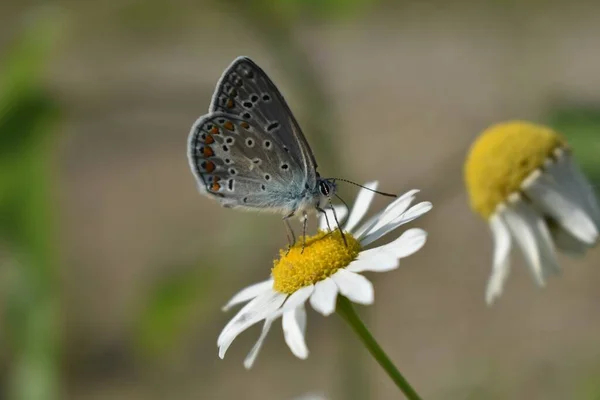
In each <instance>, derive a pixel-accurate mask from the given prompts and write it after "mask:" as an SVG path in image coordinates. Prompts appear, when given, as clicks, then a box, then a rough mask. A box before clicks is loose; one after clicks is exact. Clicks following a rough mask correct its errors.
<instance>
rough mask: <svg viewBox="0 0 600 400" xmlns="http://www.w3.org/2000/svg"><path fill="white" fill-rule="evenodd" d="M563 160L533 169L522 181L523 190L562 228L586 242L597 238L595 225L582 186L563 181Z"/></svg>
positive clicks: (592, 242) (564, 177)
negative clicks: (540, 169)
mask: <svg viewBox="0 0 600 400" xmlns="http://www.w3.org/2000/svg"><path fill="white" fill-rule="evenodd" d="M562 168H565V166H564V163H561V164H559V165H554V164H550V165H549V166H548V169H547V170H546V171H544V172H541V171H539V170H538V171H536V172H535V173H534V174H532V175H531V176H530V177H528V178H527V179H526V180H525V182H524V183H523V190H524V191H525V193H526V194H527V196H528V197H530V198H531V200H532V201H533V203H534V204H536V205H537V206H539V207H540V208H541V209H542V210H544V211H545V212H546V213H547V214H548V215H550V216H551V217H552V218H553V219H554V220H556V222H557V223H558V224H559V225H561V226H562V227H563V228H564V229H565V230H566V231H568V232H569V233H571V235H573V236H575V237H576V238H578V239H579V240H581V241H582V242H584V243H587V244H590V245H591V244H594V243H595V242H596V240H597V239H598V229H597V227H596V224H595V222H594V219H593V216H592V215H591V210H590V209H589V207H588V206H587V199H585V198H584V197H582V196H584V194H583V193H582V190H581V189H582V188H580V187H578V186H575V185H573V181H572V180H571V181H566V179H567V178H568V176H564V175H565V174H564V172H565V171H561V169H562Z"/></svg>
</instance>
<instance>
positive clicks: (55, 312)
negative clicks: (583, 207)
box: [0, 0, 600, 400]
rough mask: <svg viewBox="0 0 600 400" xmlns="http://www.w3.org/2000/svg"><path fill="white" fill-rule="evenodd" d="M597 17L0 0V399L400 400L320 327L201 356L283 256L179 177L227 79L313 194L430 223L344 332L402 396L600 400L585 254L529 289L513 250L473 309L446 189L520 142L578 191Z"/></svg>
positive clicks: (599, 95)
mask: <svg viewBox="0 0 600 400" xmlns="http://www.w3.org/2000/svg"><path fill="white" fill-rule="evenodd" d="M599 17H600V6H599V5H598V4H597V3H596V4H594V2H591V1H590V2H568V1H566V0H555V1H546V2H541V1H530V2H517V1H510V0H506V1H492V2H475V1H468V0H465V1H456V2H450V3H449V2H445V1H442V0H432V1H426V2H423V1H401V2H395V1H391V0H380V1H377V0H320V1H317V0H309V1H306V0H285V1H272V0H258V1H242V0H220V1H209V0H204V1H189V0H173V1H171V2H157V1H140V0H121V1H105V2H76V1H73V0H57V1H54V2H45V3H43V2H34V1H20V2H17V1H11V0H7V1H3V2H2V3H0V391H1V392H0V398H7V399H24V400H30V399H32V400H33V399H35V400H46V399H78V400H79V399H82V400H100V399H110V400H112V399H115V400H119V399H249V400H254V399H261V400H263V399H292V398H294V397H296V396H300V395H302V394H304V393H307V392H313V393H322V394H324V395H326V396H327V398H329V399H332V400H341V399H343V400H346V399H348V400H354V399H356V400H359V399H391V398H398V396H399V395H398V392H397V390H396V389H395V387H394V386H393V385H392V383H391V381H390V380H389V379H388V377H387V376H386V375H385V374H384V373H383V371H382V370H381V369H380V368H379V366H378V365H377V364H376V363H375V362H374V361H373V360H372V359H371V358H370V356H369V355H368V354H367V353H366V351H365V350H364V349H363V348H362V347H361V345H360V344H359V342H358V340H357V339H356V338H355V337H353V336H351V335H350V333H349V330H347V328H346V327H345V326H344V325H343V323H342V322H341V319H340V318H338V317H337V316H335V315H334V316H332V317H330V318H322V317H320V316H317V315H315V314H314V313H312V312H310V311H309V322H308V334H307V336H308V337H307V343H308V346H309V349H310V350H311V355H310V357H309V358H308V360H305V361H301V360H298V359H296V358H294V357H293V356H292V354H291V353H290V352H289V351H288V349H287V347H286V346H285V344H284V342H283V338H282V335H281V333H280V328H278V329H273V331H272V332H271V334H270V337H269V339H268V340H267V342H266V345H265V347H264V349H263V351H262V352H261V354H260V356H259V359H258V361H257V363H256V365H255V367H254V368H253V369H252V370H250V371H246V370H244V368H243V366H242V360H243V358H244V356H245V354H246V353H247V351H249V349H250V348H251V346H252V344H253V343H254V341H255V340H256V338H257V336H258V329H257V328H256V327H255V328H254V329H251V330H249V331H248V332H246V333H244V334H243V335H241V336H240V337H239V338H238V339H237V340H236V342H235V343H234V345H233V346H232V348H231V349H230V350H229V352H228V354H227V357H226V358H225V359H224V360H219V359H218V357H217V349H216V338H217V336H218V334H219V332H220V330H221V329H222V327H223V326H224V324H225V323H226V322H227V321H228V320H229V318H231V317H232V316H233V313H229V314H223V313H222V312H221V311H220V308H221V306H222V305H223V304H224V303H225V302H226V301H227V300H228V299H229V298H230V296H232V295H233V294H234V293H235V292H236V291H238V290H239V289H241V288H242V287H245V286H247V285H249V284H251V283H254V282H257V281H260V280H263V279H265V278H266V277H267V276H268V274H269V271H270V267H271V265H272V259H273V258H274V256H275V255H276V254H277V251H278V249H279V248H281V247H282V246H285V245H286V243H287V241H286V238H285V230H284V226H283V224H282V223H281V221H280V217H278V216H275V215H260V214H252V213H243V212H238V211H232V210H226V209H223V208H221V207H219V206H218V204H217V203H215V202H212V201H210V200H209V199H207V198H205V197H202V196H201V195H199V194H198V193H197V190H196V184H195V182H194V179H193V177H192V174H191V172H190V171H189V168H188V165H187V160H186V140H187V135H188V132H189V128H190V126H191V124H192V123H193V121H194V120H195V119H196V118H197V117H198V116H199V115H201V114H204V113H205V110H206V109H207V107H208V103H209V101H210V97H211V94H212V91H213V88H214V86H215V84H216V82H217V80H218V78H219V76H220V74H221V72H222V70H223V69H224V68H225V67H227V65H229V63H230V62H231V61H232V60H233V59H234V58H235V57H236V56H238V55H248V56H251V57H252V58H253V59H254V60H255V61H256V62H257V63H258V64H259V65H261V66H262V67H263V68H264V69H265V70H266V71H267V72H268V73H269V74H270V75H271V76H272V78H273V80H274V81H275V82H276V83H277V84H278V86H279V87H280V89H281V90H282V92H283V93H284V95H285V97H286V99H287V100H288V102H289V103H290V106H291V108H292V109H293V110H294V112H295V114H296V115H297V118H298V120H299V122H300V124H301V126H302V127H303V129H304V132H305V134H306V136H307V137H308V140H309V142H310V143H311V145H312V147H313V150H314V152H315V154H316V157H317V159H318V160H319V166H320V172H321V174H322V175H323V176H336V177H345V178H348V179H352V180H354V181H357V182H364V181H367V180H372V179H378V180H380V188H381V189H382V190H385V191H394V192H398V193H400V192H404V191H406V190H408V189H412V188H419V189H421V190H422V192H421V194H420V195H419V198H420V199H421V200H430V201H432V202H433V203H434V209H433V211H432V212H430V213H429V214H428V215H427V216H426V217H425V218H422V219H420V220H418V221H416V222H415V223H413V224H416V225H418V226H420V227H423V228H425V229H426V230H428V231H429V232H430V236H429V242H428V244H427V245H426V246H425V248H424V249H423V250H422V251H421V252H419V253H418V254H416V255H415V256H413V257H411V258H409V259H407V260H406V261H405V262H404V263H403V266H402V268H400V269H399V270H397V271H395V272H393V273H388V274H386V275H385V277H383V276H381V275H375V274H371V275H369V278H370V279H372V280H373V282H374V284H375V288H376V303H375V305H374V306H372V307H368V308H366V307H359V310H358V311H359V313H360V314H361V316H362V317H363V318H364V319H365V320H366V323H367V325H368V326H370V327H371V328H372V329H373V332H374V335H375V336H376V337H377V338H378V339H379V340H380V343H381V345H382V346H383V348H384V349H386V350H387V351H388V352H389V354H390V356H391V357H392V359H393V360H394V361H396V363H397V365H398V367H399V368H400V369H401V371H402V372H403V373H404V374H405V375H406V376H407V378H408V379H409V381H411V383H413V384H414V386H415V387H416V388H417V389H418V391H419V392H420V393H421V394H422V395H423V397H424V398H427V399H450V400H454V399H456V400H467V399H551V400H553V399H560V400H564V399H598V398H600V380H599V379H598V377H599V376H600V335H599V332H600V316H599V314H598V310H599V308H598V304H599V303H600V291H599V290H598V287H599V286H600V271H599V270H598V263H599V261H600V252H599V251H598V250H593V251H591V252H590V254H589V255H588V256H587V257H586V258H585V259H583V260H571V259H566V258H564V257H561V262H562V266H563V267H564V271H563V273H562V276H561V277H558V278H553V279H551V280H550V282H549V284H548V285H547V287H546V288H545V289H544V290H539V289H537V288H536V287H535V285H534V283H533V281H532V280H531V278H530V276H529V274H528V271H527V270H526V268H525V266H524V265H523V260H522V258H521V256H520V254H517V252H515V254H514V255H513V259H514V264H515V265H514V267H513V269H512V272H511V276H510V278H509V280H508V283H507V285H506V287H505V293H504V295H503V296H502V297H501V298H500V299H499V301H498V302H497V303H496V304H494V306H493V307H491V308H489V307H487V306H486V305H485V302H484V290H485V285H486V281H487V278H488V275H489V272H490V268H491V258H492V239H491V237H490V235H489V233H488V228H487V226H486V224H485V223H484V222H483V221H482V220H480V219H479V218H478V217H476V216H475V215H473V214H472V213H471V211H470V210H469V208H468V202H467V197H466V194H465V191H464V189H463V182H462V163H463V159H464V157H465V155H466V152H467V150H468V147H469V145H470V143H471V142H472V141H473V139H474V138H475V137H476V136H477V135H478V133H479V132H481V131H482V130H483V129H485V128H486V127H487V126H488V125H490V124H492V123H494V122H498V121H502V120H506V119H516V118H519V119H528V120H532V121H536V122H541V123H546V124H549V125H550V126H552V127H554V128H556V129H558V130H559V131H561V132H562V133H563V134H565V135H566V136H567V137H568V139H569V140H570V142H571V144H572V145H573V147H574V151H575V154H576V157H577V158H578V160H579V161H580V163H581V164H582V165H583V167H584V168H585V171H586V172H587V173H588V174H589V177H590V179H591V180H592V181H593V182H594V183H595V184H596V185H598V184H600V159H599V158H598V154H599V153H600V137H599V135H600V73H599V72H598V71H600V51H599V48H600V46H599V45H600V43H599V39H598V38H600V24H598V20H599ZM340 190H341V193H342V195H343V197H344V198H345V199H346V200H347V201H350V202H352V199H353V197H354V195H355V193H356V191H357V190H356V188H354V187H343V188H341V189H340ZM386 202H387V200H386V199H385V198H377V199H376V200H375V203H374V205H373V210H376V209H378V208H380V207H382V206H384V205H385V204H386Z"/></svg>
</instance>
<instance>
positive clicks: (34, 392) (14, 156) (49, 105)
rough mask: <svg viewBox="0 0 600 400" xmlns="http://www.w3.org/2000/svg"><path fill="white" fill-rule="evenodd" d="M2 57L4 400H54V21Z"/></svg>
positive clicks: (30, 29)
mask: <svg viewBox="0 0 600 400" xmlns="http://www.w3.org/2000/svg"><path fill="white" fill-rule="evenodd" d="M29 22H30V23H31V22H35V24H31V25H28V26H27V27H26V28H27V29H26V30H25V32H24V34H23V35H22V36H21V37H20V38H19V39H18V40H17V42H16V43H15V44H14V45H13V47H12V48H11V49H10V50H9V53H8V55H7V56H5V57H4V58H5V60H6V61H5V64H4V65H3V68H2V70H1V71H2V73H1V74H0V244H1V245H2V249H3V250H4V251H3V253H2V259H1V260H2V261H3V268H8V269H10V274H9V276H10V278H11V279H10V282H9V283H8V284H7V292H6V293H5V294H6V296H7V298H6V299H5V300H4V301H3V303H5V304H6V308H7V310H6V313H5V321H4V324H3V325H4V333H5V334H6V338H7V340H8V344H7V346H6V347H7V348H8V349H10V354H8V355H7V358H8V360H9V365H10V368H9V369H10V371H9V373H10V384H9V387H8V389H7V390H8V393H7V394H6V395H7V396H8V397H10V398H13V399H19V400H20V399H23V400H37V399H39V400H46V399H56V398H58V397H59V392H60V389H59V364H60V327H59V325H60V318H59V307H58V301H59V296H58V288H57V264H58V262H57V254H56V251H55V243H54V240H53V222H54V221H53V211H54V209H53V207H52V204H51V200H50V199H51V195H50V193H51V188H52V187H53V186H54V185H53V176H52V169H51V168H50V165H51V162H52V157H53V153H54V152H53V146H52V145H53V142H54V137H53V135H52V133H53V132H54V128H55V126H56V123H57V121H58V117H59V113H58V105H57V104H56V102H55V101H54V100H53V99H52V98H51V96H50V95H49V94H48V92H47V90H45V88H44V87H43V84H42V81H43V74H42V71H43V68H44V66H45V65H47V60H48V57H49V55H50V54H51V51H52V49H53V47H54V43H55V41H54V39H55V38H56V36H55V33H56V29H55V27H56V25H55V23H54V20H53V18H50V19H48V18H46V17H45V16H44V17H42V18H36V19H35V21H29Z"/></svg>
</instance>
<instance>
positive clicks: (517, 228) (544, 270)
mask: <svg viewBox="0 0 600 400" xmlns="http://www.w3.org/2000/svg"><path fill="white" fill-rule="evenodd" d="M517 197H518V196H513V197H512V200H511V201H510V202H509V205H508V206H507V207H505V208H503V209H502V210H500V211H499V215H500V216H501V217H502V219H503V220H504V222H505V223H506V225H507V226H508V229H509V231H510V232H511V234H512V236H514V237H515V241H516V242H517V244H518V245H519V247H521V250H522V251H523V254H524V255H525V259H526V260H527V262H528V264H529V266H530V267H531V270H532V272H533V275H534V277H535V279H536V281H537V283H538V284H539V285H542V286H543V285H544V282H545V279H544V278H545V277H546V276H547V275H548V274H549V273H550V272H557V271H558V270H559V267H558V262H557V260H556V253H555V251H554V244H553V243H552V240H551V238H550V232H549V231H548V227H547V226H546V223H545V222H544V220H543V218H542V217H541V216H540V215H539V214H538V213H537V211H536V210H535V209H534V208H533V207H532V206H530V205H529V204H527V203H525V202H524V201H523V200H521V199H517Z"/></svg>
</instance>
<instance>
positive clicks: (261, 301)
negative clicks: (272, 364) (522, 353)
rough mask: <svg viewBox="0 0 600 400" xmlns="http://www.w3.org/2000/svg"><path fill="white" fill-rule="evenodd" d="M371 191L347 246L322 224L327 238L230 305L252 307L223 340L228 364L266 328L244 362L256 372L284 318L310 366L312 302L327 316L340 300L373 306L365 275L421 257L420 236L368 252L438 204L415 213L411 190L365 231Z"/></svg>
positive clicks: (321, 235)
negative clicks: (253, 331)
mask: <svg viewBox="0 0 600 400" xmlns="http://www.w3.org/2000/svg"><path fill="white" fill-rule="evenodd" d="M366 187H367V188H368V189H375V188H376V187H377V182H371V183H368V184H367V185H366ZM368 189H362V190H361V191H360V192H359V194H358V196H357V199H356V202H355V204H354V208H353V209H352V211H351V212H350V215H349V217H348V220H347V221H346V223H345V224H344V225H343V226H342V229H343V230H344V232H345V233H344V235H345V238H346V242H347V246H346V245H345V244H344V240H343V238H342V236H341V234H340V232H339V230H335V231H333V232H326V229H327V222H326V219H325V218H322V219H321V221H320V227H321V230H320V231H319V232H318V233H317V234H316V235H314V236H312V237H307V238H306V245H305V248H304V251H302V245H301V244H297V245H295V246H294V247H292V248H291V249H290V251H289V252H287V249H286V250H281V251H280V258H279V259H278V260H275V261H274V266H273V268H272V270H271V278H270V279H268V280H266V281H264V282H260V283H257V284H254V285H251V286H249V287H247V288H245V289H243V290H242V291H240V292H239V293H237V294H236V295H235V296H234V297H233V298H232V299H231V300H230V301H229V302H228V303H227V305H226V306H225V307H224V310H228V309H229V308H230V307H232V306H234V305H237V304H240V303H245V302H248V303H247V304H246V305H245V306H244V307H243V308H242V309H241V310H240V311H239V312H238V313H237V314H236V315H235V316H234V317H233V319H231V321H229V323H228V324H227V325H226V326H225V328H224V329H223V331H222V332H221V334H220V336H219V338H218V340H217V345H218V347H219V357H221V358H223V357H224V356H225V352H226V351H227V349H228V348H229V346H230V345H231V343H232V342H233V340H234V339H235V338H236V337H237V336H238V335H239V334H240V333H242V332H243V331H245V330H246V329H248V328H249V327H250V326H252V325H254V324H256V323H258V322H260V321H264V323H263V327H262V332H261V334H260V337H259V338H258V341H257V342H256V344H255V345H254V347H253V348H252V350H251V351H250V353H249V354H248V356H247V357H246V359H245V361H244V366H245V367H246V368H250V367H251V366H252V364H253V363H254V360H255V359H256V356H257V355H258V352H259V350H260V347H261V346H262V344H263V342H264V340H265V338H266V336H267V333H268V332H269V330H270V328H271V324H272V323H273V322H274V321H275V320H277V319H278V318H279V317H282V325H283V335H284V338H285V342H286V343H287V345H288V346H289V348H290V350H291V351H292V353H293V354H294V355H295V356H296V357H298V358H301V359H305V358H306V357H308V348H307V346H306V343H305V338H304V334H305V330H306V309H305V303H306V302H309V303H310V305H311V306H312V308H313V309H315V310H316V311H317V312H319V313H320V314H322V315H324V316H328V315H330V314H332V313H333V312H334V311H335V310H336V299H337V297H338V295H342V296H344V297H346V298H347V299H349V300H350V301H352V302H354V303H358V304H364V305H367V304H372V303H373V299H374V292H373V285H372V284H371V282H370V281H369V280H368V279H367V278H365V277H364V276H363V275H361V273H363V272H366V271H374V272H384V271H391V270H393V269H396V268H398V265H399V260H400V259H401V258H404V257H407V256H409V255H411V254H413V253H415V252H416V251H417V250H419V249H420V248H421V247H422V246H423V245H424V244H425V240H426V236H427V234H426V232H425V231H423V230H422V229H417V228H413V229H409V230H407V231H405V232H404V233H403V234H402V235H400V237H398V238H397V239H396V240H394V241H392V242H389V243H387V244H384V245H381V246H378V247H374V248H371V249H368V250H366V249H365V247H366V246H368V245H370V244H371V243H373V242H374V241H376V240H378V239H379V238H381V237H383V236H385V235H387V234H389V233H390V232H392V231H393V230H395V229H396V228H398V227H399V226H400V225H403V224H405V223H407V222H409V221H412V220H414V219H415V218H418V217H419V216H421V215H423V214H424V213H426V212H427V211H429V210H430V209H431V203H429V202H421V203H418V204H416V205H414V206H412V207H410V208H409V206H410V205H411V203H412V202H413V200H414V198H415V194H416V193H417V192H418V191H417V190H412V191H410V192H408V193H406V194H404V195H403V196H401V197H399V198H397V199H396V200H395V201H394V202H392V203H391V204H390V205H388V206H387V208H385V209H384V210H383V211H382V212H380V213H379V214H377V215H376V216H374V217H373V218H371V219H369V220H368V221H367V222H366V223H364V224H363V225H362V226H360V227H358V224H359V222H360V221H361V219H362V218H363V217H364V215H365V214H366V212H367V209H368V207H369V204H370V203H371V200H372V199H373V195H374V193H373V192H371V191H369V190H368ZM342 210H343V209H341V208H340V209H336V212H337V215H338V217H341V216H342V215H341V214H342V213H343V211H342ZM328 214H329V215H328V216H327V217H328V219H329V221H333V219H332V216H333V215H332V214H331V211H328ZM286 253H287V254H286ZM414 398H417V397H414Z"/></svg>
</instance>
